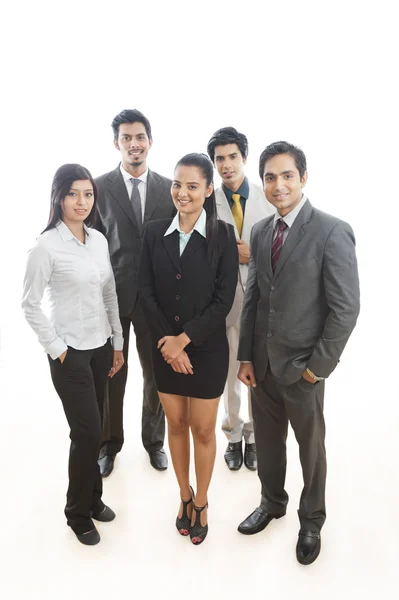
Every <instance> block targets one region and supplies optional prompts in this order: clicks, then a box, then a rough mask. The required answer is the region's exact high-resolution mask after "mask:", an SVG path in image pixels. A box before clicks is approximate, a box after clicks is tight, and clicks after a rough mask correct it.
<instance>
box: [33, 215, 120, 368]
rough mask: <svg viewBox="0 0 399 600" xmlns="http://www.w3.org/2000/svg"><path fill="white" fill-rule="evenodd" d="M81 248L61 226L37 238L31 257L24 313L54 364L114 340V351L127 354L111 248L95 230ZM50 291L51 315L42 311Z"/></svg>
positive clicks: (88, 231) (78, 242)
mask: <svg viewBox="0 0 399 600" xmlns="http://www.w3.org/2000/svg"><path fill="white" fill-rule="evenodd" d="M84 228H85V231H86V243H85V244H82V242H80V241H79V240H78V239H77V238H76V237H75V236H74V235H73V234H72V232H71V231H70V229H69V228H68V227H67V226H66V225H65V223H64V222H63V221H60V222H59V223H58V224H57V225H56V227H55V228H54V229H50V230H49V231H46V232H45V233H43V234H42V235H40V236H39V237H38V239H37V240H36V245H35V246H34V247H33V248H32V249H31V250H30V251H29V255H28V261H27V266H26V272H25V278H24V293H23V299H22V308H23V311H24V313H25V317H26V320H27V321H28V323H29V325H30V326H31V327H32V329H33V330H34V331H35V332H36V334H37V336H38V338H39V342H40V343H41V345H42V346H43V348H44V350H45V351H46V352H47V353H48V354H49V355H50V356H51V358H53V359H56V358H58V357H59V356H60V355H61V354H62V353H63V352H65V351H66V350H67V346H72V348H76V350H89V349H92V348H99V347H101V346H103V345H104V344H105V343H106V341H107V339H108V338H109V337H110V336H111V335H112V344H113V347H114V350H122V348H123V336H122V327H121V323H120V320H119V310H118V300H117V296H116V290H115V279H114V274H113V271H112V267H111V263H110V260H109V254H108V243H107V240H106V238H105V237H104V236H103V234H102V233H100V232H99V231H96V230H95V229H88V228H87V227H85V226H84ZM45 291H47V294H48V299H49V303H48V304H49V310H48V313H47V314H46V313H45V311H44V310H43V308H42V299H43V295H44V292H45Z"/></svg>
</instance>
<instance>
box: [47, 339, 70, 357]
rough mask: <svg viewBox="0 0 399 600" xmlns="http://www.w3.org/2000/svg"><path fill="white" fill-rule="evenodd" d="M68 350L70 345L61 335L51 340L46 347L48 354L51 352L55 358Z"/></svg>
mask: <svg viewBox="0 0 399 600" xmlns="http://www.w3.org/2000/svg"><path fill="white" fill-rule="evenodd" d="M67 350H68V346H67V345H66V343H65V342H64V340H62V339H61V338H60V337H58V338H57V339H55V340H54V342H51V344H50V345H49V346H47V348H46V352H47V354H50V356H51V358H52V359H53V360H55V359H56V358H58V357H59V356H61V354H63V353H64V352H66V351H67Z"/></svg>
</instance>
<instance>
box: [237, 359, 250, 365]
mask: <svg viewBox="0 0 399 600" xmlns="http://www.w3.org/2000/svg"><path fill="white" fill-rule="evenodd" d="M240 363H241V364H242V365H252V360H240Z"/></svg>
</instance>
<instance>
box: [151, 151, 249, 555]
mask: <svg viewBox="0 0 399 600" xmlns="http://www.w3.org/2000/svg"><path fill="white" fill-rule="evenodd" d="M171 193H172V198H173V202H174V205H175V206H176V209H177V211H178V212H177V214H176V216H175V218H174V219H173V220H171V219H163V220H160V221H154V222H151V223H148V225H147V228H146V231H145V234H144V241H143V248H142V254H141V261H140V270H139V288H140V295H141V301H142V305H143V308H144V311H145V314H146V318H147V320H148V324H149V326H150V328H151V333H152V339H153V369H154V375H155V381H156V384H157V389H158V393H159V397H160V399H161V402H162V405H163V408H164V411H165V415H166V418H167V422H168V438H169V447H170V452H171V456H172V460H173V467H174V469H175V473H176V477H177V480H178V483H179V486H180V496H181V506H180V510H179V514H178V517H177V519H176V526H177V529H178V531H179V533H180V534H181V535H189V534H190V537H191V541H192V542H193V543H194V544H196V545H198V544H200V543H201V542H203V540H204V539H205V537H206V535H207V532H208V525H207V513H206V509H207V506H208V498H207V493H208V487H209V484H210V480H211V476H212V471H213V466H214V462H215V454H216V437H215V425H216V416H217V410H218V404H219V399H220V396H221V394H222V393H223V389H224V385H225V382H226V378H227V370H228V360H229V348H228V343H227V338H226V316H227V314H228V313H229V311H230V308H231V306H232V303H233V299H234V294H235V290H236V285H237V275H238V253H237V243H236V240H235V236H234V230H233V227H232V226H231V225H227V224H226V223H224V222H223V221H218V219H217V215H216V203H215V194H214V191H213V165H212V163H211V161H210V160H209V159H208V157H207V156H205V155H204V154H188V155H187V156H184V157H183V158H182V159H181V160H180V161H179V162H178V163H177V165H176V168H175V172H174V179H173V182H172V190H171ZM190 428H191V432H192V436H193V441H194V458H195V469H196V478H197V493H196V497H195V504H194V506H193V503H192V500H193V491H192V488H191V487H190V484H189V466H190V438H189V430H190ZM193 508H194V510H193Z"/></svg>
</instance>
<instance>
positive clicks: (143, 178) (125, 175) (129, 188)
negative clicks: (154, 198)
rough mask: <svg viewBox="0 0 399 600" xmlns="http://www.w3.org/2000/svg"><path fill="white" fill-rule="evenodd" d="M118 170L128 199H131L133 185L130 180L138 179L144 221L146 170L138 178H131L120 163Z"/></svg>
mask: <svg viewBox="0 0 399 600" xmlns="http://www.w3.org/2000/svg"><path fill="white" fill-rule="evenodd" d="M120 170H121V173H122V177H123V181H124V182H125V186H126V191H127V195H128V196H129V198H131V197H132V191H133V183H132V182H131V181H130V180H131V179H139V180H140V183H139V185H138V188H139V194H140V199H141V216H142V219H143V221H144V212H145V200H146V197H147V178H148V169H147V170H146V171H144V173H143V174H142V175H140V177H133V175H130V173H128V172H127V171H126V170H125V169H124V168H123V166H122V163H121V164H120Z"/></svg>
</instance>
